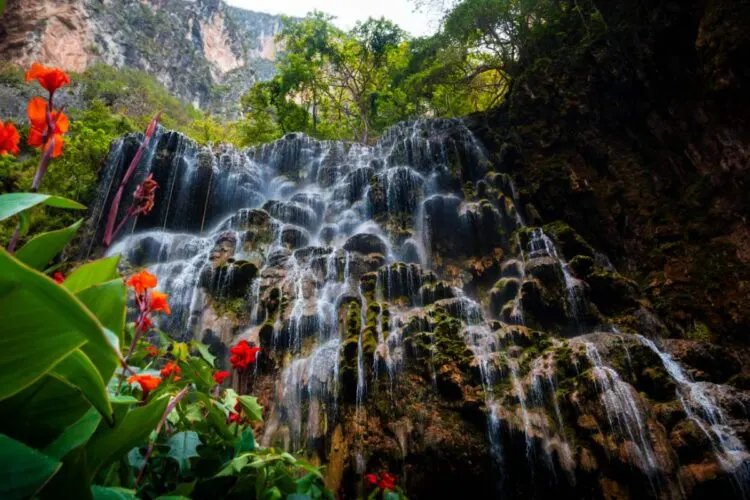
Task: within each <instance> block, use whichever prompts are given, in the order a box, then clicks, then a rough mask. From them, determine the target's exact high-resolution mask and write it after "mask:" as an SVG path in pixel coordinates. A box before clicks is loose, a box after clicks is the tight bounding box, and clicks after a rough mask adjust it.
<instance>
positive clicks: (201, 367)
mask: <svg viewBox="0 0 750 500" xmlns="http://www.w3.org/2000/svg"><path fill="white" fill-rule="evenodd" d="M175 345H177V344H175ZM183 345H184V344H183ZM183 374H184V375H185V376H187V377H188V378H190V380H192V381H193V382H195V384H196V386H197V387H198V389H199V390H202V391H209V390H211V388H212V387H213V386H215V385H216V382H215V381H214V377H213V371H212V370H211V368H209V366H208V365H207V364H206V363H205V362H203V361H202V360H200V359H198V358H189V359H188V360H187V361H186V362H185V363H183Z"/></svg>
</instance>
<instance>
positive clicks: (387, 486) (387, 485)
mask: <svg viewBox="0 0 750 500" xmlns="http://www.w3.org/2000/svg"><path fill="white" fill-rule="evenodd" d="M395 487H396V485H394V484H393V483H392V482H390V481H386V480H385V479H381V480H380V482H379V483H378V488H380V489H381V490H383V491H390V490H392V489H393V488H395Z"/></svg>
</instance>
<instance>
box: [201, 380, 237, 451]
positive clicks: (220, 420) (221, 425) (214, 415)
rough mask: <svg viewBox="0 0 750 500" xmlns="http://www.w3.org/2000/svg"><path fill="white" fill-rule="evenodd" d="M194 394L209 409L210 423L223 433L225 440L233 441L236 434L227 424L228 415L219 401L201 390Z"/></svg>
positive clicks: (208, 418)
mask: <svg viewBox="0 0 750 500" xmlns="http://www.w3.org/2000/svg"><path fill="white" fill-rule="evenodd" d="M194 396H195V397H196V398H197V399H198V401H200V402H202V403H203V406H204V407H205V408H206V409H207V410H208V417H207V420H208V423H209V424H210V425H211V427H213V428H214V430H215V431H216V432H218V433H219V434H221V436H222V437H223V438H224V440H225V441H226V442H228V443H232V442H234V440H235V435H234V434H233V433H232V431H231V430H230V429H229V425H227V415H226V413H225V412H224V411H223V410H222V409H221V408H220V406H219V403H217V402H216V401H215V400H214V399H212V398H210V397H209V396H208V395H207V394H204V393H201V392H197V391H196V392H195V393H194Z"/></svg>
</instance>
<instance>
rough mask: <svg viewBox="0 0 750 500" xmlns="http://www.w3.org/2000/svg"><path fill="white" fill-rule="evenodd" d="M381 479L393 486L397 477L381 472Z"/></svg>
mask: <svg viewBox="0 0 750 500" xmlns="http://www.w3.org/2000/svg"><path fill="white" fill-rule="evenodd" d="M380 477H381V479H382V480H383V481H385V482H388V483H391V484H393V483H395V482H396V476H394V475H393V474H389V473H388V472H381V473H380Z"/></svg>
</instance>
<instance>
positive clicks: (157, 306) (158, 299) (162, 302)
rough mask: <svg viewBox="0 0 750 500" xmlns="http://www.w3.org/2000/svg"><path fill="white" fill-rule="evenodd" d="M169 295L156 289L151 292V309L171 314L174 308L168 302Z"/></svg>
mask: <svg viewBox="0 0 750 500" xmlns="http://www.w3.org/2000/svg"><path fill="white" fill-rule="evenodd" d="M167 297H169V295H167V294H166V293H162V292H159V291H156V290H154V291H153V292H151V311H161V312H163V313H164V314H171V313H172V310H171V309H170V308H169V304H168V303H167Z"/></svg>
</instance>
